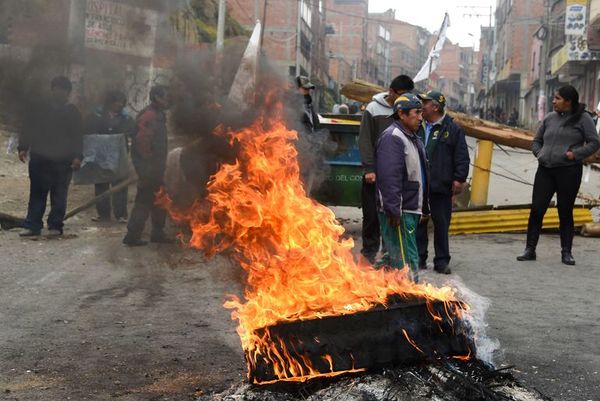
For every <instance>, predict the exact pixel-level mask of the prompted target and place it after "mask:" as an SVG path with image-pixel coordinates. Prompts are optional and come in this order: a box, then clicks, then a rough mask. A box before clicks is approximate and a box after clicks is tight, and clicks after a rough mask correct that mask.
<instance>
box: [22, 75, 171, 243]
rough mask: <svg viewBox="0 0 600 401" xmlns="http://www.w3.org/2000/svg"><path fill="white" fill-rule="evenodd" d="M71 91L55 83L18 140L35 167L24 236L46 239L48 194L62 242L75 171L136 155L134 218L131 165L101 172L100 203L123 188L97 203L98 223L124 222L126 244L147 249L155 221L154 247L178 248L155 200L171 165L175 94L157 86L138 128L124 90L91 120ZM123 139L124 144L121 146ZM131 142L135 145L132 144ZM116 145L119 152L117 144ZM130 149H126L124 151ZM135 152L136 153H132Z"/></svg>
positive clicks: (52, 225) (51, 219) (53, 232)
mask: <svg viewBox="0 0 600 401" xmlns="http://www.w3.org/2000/svg"><path fill="white" fill-rule="evenodd" d="M71 91H72V84H71V82H70V80H69V79H68V78H66V77H62V76H60V77H56V78H54V79H53V80H52V81H51V83H50V96H49V98H47V99H44V100H41V101H40V102H39V104H37V105H35V106H34V107H33V110H32V115H31V118H28V119H27V120H26V121H24V124H23V129H22V132H21V134H20V135H19V145H18V152H19V159H20V160H21V161H22V162H23V163H25V162H28V166H29V181H30V191H29V203H28V208H27V217H26V219H25V223H24V230H23V231H22V232H21V233H20V236H21V237H35V236H39V235H40V234H41V232H42V228H43V227H44V224H43V217H44V213H45V210H46V203H47V200H48V195H49V196H50V212H49V214H48V217H47V228H48V232H47V234H48V235H49V236H61V235H63V227H64V218H65V213H66V207H67V195H68V190H69V185H70V183H71V178H72V176H73V173H74V172H78V171H79V170H80V168H81V167H82V162H83V161H84V153H85V155H92V156H93V160H94V161H95V162H97V163H98V164H99V165H100V166H103V165H114V166H118V165H119V164H121V165H122V164H123V160H113V159H119V158H121V159H123V158H127V157H128V156H127V155H128V154H129V152H130V153H131V160H132V162H133V165H134V167H135V170H136V173H137V176H138V184H137V193H136V197H135V202H134V206H133V209H132V211H131V217H130V218H129V219H128V212H127V198H128V193H127V185H120V184H122V183H124V182H125V181H126V180H127V179H128V169H127V161H126V160H125V167H126V168H125V169H124V171H122V172H120V173H117V172H115V171H116V170H118V169H115V171H110V170H109V171H105V170H101V169H100V171H101V172H102V173H103V174H98V173H96V174H95V175H94V174H92V175H91V176H92V178H91V179H90V178H89V177H88V179H89V180H91V181H92V182H93V184H94V187H95V194H96V196H100V195H102V194H103V193H105V192H107V191H109V190H110V188H111V187H112V188H115V187H118V186H121V187H122V188H121V189H118V188H115V189H118V190H116V191H114V193H112V194H111V196H107V197H104V198H101V199H99V200H98V201H97V202H96V210H97V212H98V215H97V217H95V218H93V220H94V221H96V222H107V221H110V220H111V215H112V214H114V218H115V220H116V221H117V222H119V223H123V224H127V234H126V235H125V237H124V239H123V244H125V245H128V246H140V245H146V244H147V242H146V241H144V240H143V239H142V232H143V230H144V226H145V224H146V221H147V220H148V217H151V221H152V232H151V235H150V241H152V242H158V243H171V242H173V239H172V238H169V237H168V236H167V235H166V234H165V231H164V226H165V220H166V212H165V211H164V210H163V209H161V208H159V207H157V206H155V204H154V195H155V193H156V192H157V191H158V190H159V189H160V187H161V186H163V179H164V173H165V164H166V159H167V152H168V144H167V126H166V116H165V111H166V110H167V109H168V108H169V96H168V90H167V88H166V87H164V86H160V85H157V86H154V87H153V88H151V90H150V96H149V98H150V104H149V105H148V106H147V107H146V108H145V109H144V110H142V111H141V112H140V113H139V114H138V115H137V118H136V120H135V121H134V120H133V119H132V118H131V117H130V116H128V115H127V113H126V112H125V111H124V108H125V105H126V103H127V99H126V97H125V94H123V93H122V92H120V91H117V90H111V91H109V92H107V93H106V95H105V98H104V102H103V104H102V105H101V106H99V107H98V108H96V110H94V111H93V112H92V113H90V114H89V115H88V116H86V117H85V118H83V117H82V115H81V113H80V111H79V110H78V109H77V107H76V106H74V105H73V104H71V103H69V97H70V94H71ZM115 139H117V141H115ZM130 143H131V145H130ZM115 144H116V145H115ZM119 147H124V148H125V149H119ZM130 148H131V149H130Z"/></svg>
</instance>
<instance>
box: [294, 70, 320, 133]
mask: <svg viewBox="0 0 600 401" xmlns="http://www.w3.org/2000/svg"><path fill="white" fill-rule="evenodd" d="M296 85H297V86H298V91H299V93H300V95H302V99H303V100H302V102H303V107H304V110H303V113H302V124H303V125H304V127H305V128H306V130H307V131H308V132H314V131H316V130H318V129H319V115H318V114H317V112H316V111H315V109H314V106H313V99H312V95H311V93H310V91H311V90H314V89H315V85H314V84H313V83H312V82H310V80H309V79H308V77H305V76H303V75H299V76H297V77H296Z"/></svg>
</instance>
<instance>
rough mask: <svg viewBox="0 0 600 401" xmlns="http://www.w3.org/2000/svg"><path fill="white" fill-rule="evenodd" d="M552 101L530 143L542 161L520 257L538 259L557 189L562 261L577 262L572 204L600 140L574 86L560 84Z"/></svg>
mask: <svg viewBox="0 0 600 401" xmlns="http://www.w3.org/2000/svg"><path fill="white" fill-rule="evenodd" d="M552 105H553V106H554V111H553V112H551V113H549V114H548V115H547V116H546V118H544V121H543V123H542V125H541V127H540V128H539V130H538V132H537V134H536V136H535V139H534V140H533V144H532V145H531V151H532V152H533V154H534V156H535V157H536V158H537V159H538V162H539V165H538V169H537V172H536V174H535V181H534V183H533V195H532V200H531V211H530V213H529V224H528V226H527V244H526V247H525V252H524V253H523V254H522V255H520V256H518V257H517V260H519V261H523V260H535V258H536V254H535V248H536V246H537V243H538V239H539V237H540V231H541V229H542V220H543V218H544V215H545V214H546V210H547V209H548V205H549V204H550V200H551V199H552V196H554V194H555V193H556V200H557V208H558V217H559V219H560V246H561V255H562V258H561V261H562V263H564V264H566V265H574V264H575V259H573V255H572V253H571V247H572V245H573V234H574V231H575V230H574V224H573V206H574V204H575V199H576V198H577V193H578V192H579V186H580V185H581V175H582V167H583V160H584V159H585V158H587V157H588V156H591V155H592V154H594V153H595V152H596V151H597V150H598V148H600V140H599V139H598V133H597V132H596V127H595V125H594V121H593V120H592V117H591V116H590V115H589V114H588V113H587V112H586V111H585V105H584V104H580V103H579V94H578V93H577V90H576V89H575V88H574V87H572V86H571V85H566V86H563V87H561V88H559V89H558V90H557V91H556V92H555V93H554V99H553V100H552Z"/></svg>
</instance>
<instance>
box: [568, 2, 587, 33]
mask: <svg viewBox="0 0 600 401" xmlns="http://www.w3.org/2000/svg"><path fill="white" fill-rule="evenodd" d="M586 23H587V0H567V12H566V14H565V35H583V34H584V32H585V27H586Z"/></svg>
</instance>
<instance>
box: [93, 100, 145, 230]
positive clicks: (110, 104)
mask: <svg viewBox="0 0 600 401" xmlns="http://www.w3.org/2000/svg"><path fill="white" fill-rule="evenodd" d="M126 104H127V98H126V97H125V94H124V93H123V92H121V91H118V90H111V91H108V92H107V93H106V95H105V98H104V103H103V105H102V106H100V107H98V108H97V109H96V110H95V111H94V112H93V113H90V115H88V116H87V118H86V119H85V121H84V131H85V134H86V135H125V138H126V141H127V140H128V138H130V137H131V135H132V133H133V129H134V127H135V124H134V122H133V120H132V118H131V117H130V116H129V115H128V114H127V113H126V112H125V111H124V108H125V105H126ZM125 146H126V145H125ZM114 156H115V157H118V156H119V154H116V155H114ZM125 180H127V177H126V176H125V177H120V178H119V179H117V180H115V181H113V182H101V183H96V184H94V189H95V193H96V196H99V195H102V194H103V193H104V192H106V191H108V190H109V189H110V187H111V186H113V187H114V186H116V185H119V184H120V183H121V182H123V181H125ZM111 200H112V212H113V213H114V216H115V219H116V220H117V222H119V223H123V224H125V223H127V187H125V188H123V189H122V190H120V191H119V192H116V193H114V194H113V195H112V197H111V198H105V199H102V200H100V201H98V202H96V211H97V212H98V216H97V217H95V218H93V219H92V220H93V221H98V222H102V221H110V215H111Z"/></svg>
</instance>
